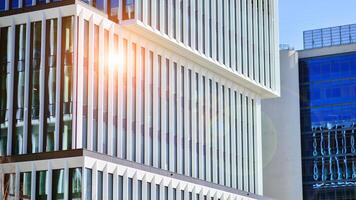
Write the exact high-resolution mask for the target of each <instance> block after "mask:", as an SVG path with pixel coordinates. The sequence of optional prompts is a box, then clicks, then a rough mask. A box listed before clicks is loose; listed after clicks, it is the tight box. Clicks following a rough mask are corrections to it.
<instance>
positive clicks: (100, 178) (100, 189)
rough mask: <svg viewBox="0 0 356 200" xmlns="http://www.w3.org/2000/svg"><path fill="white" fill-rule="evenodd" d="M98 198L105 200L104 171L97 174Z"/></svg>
mask: <svg viewBox="0 0 356 200" xmlns="http://www.w3.org/2000/svg"><path fill="white" fill-rule="evenodd" d="M97 176H98V177H97V181H98V182H97V183H96V185H97V195H98V196H97V198H98V200H103V172H102V171H98V174H97Z"/></svg>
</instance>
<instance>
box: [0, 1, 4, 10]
mask: <svg viewBox="0 0 356 200" xmlns="http://www.w3.org/2000/svg"><path fill="white" fill-rule="evenodd" d="M4 10H5V1H0V12H1V11H4Z"/></svg>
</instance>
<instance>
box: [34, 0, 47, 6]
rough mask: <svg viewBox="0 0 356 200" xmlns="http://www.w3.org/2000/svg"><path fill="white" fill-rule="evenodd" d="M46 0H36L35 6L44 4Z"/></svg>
mask: <svg viewBox="0 0 356 200" xmlns="http://www.w3.org/2000/svg"><path fill="white" fill-rule="evenodd" d="M45 3H46V0H36V5H38V4H45Z"/></svg>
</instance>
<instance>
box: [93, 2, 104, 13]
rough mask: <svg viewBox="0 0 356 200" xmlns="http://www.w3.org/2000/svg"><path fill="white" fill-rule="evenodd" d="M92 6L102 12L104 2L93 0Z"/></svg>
mask: <svg viewBox="0 0 356 200" xmlns="http://www.w3.org/2000/svg"><path fill="white" fill-rule="evenodd" d="M93 5H94V7H96V8H97V9H99V10H101V11H104V0H93Z"/></svg>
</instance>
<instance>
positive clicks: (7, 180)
mask: <svg viewBox="0 0 356 200" xmlns="http://www.w3.org/2000/svg"><path fill="white" fill-rule="evenodd" d="M15 186H16V174H5V175H4V188H7V189H6V190H5V191H4V194H3V197H4V199H9V200H15V191H16V188H15Z"/></svg>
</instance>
